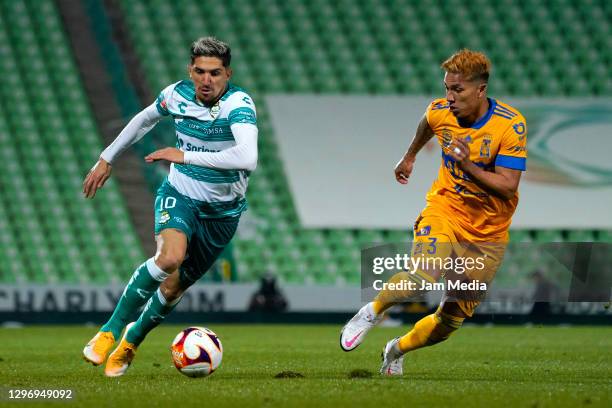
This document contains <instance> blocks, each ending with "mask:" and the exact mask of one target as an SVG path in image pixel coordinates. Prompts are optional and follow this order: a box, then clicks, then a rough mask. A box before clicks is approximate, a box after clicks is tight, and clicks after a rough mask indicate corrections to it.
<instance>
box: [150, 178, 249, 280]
mask: <svg viewBox="0 0 612 408" xmlns="http://www.w3.org/2000/svg"><path fill="white" fill-rule="evenodd" d="M239 219H240V217H225V218H203V217H202V216H201V214H200V210H199V209H198V207H197V205H196V204H195V203H194V201H193V200H191V199H189V197H185V196H184V195H182V194H181V193H179V192H178V191H176V190H175V189H174V187H172V186H171V185H170V183H168V182H167V181H166V182H164V183H163V184H162V185H161V187H160V188H159V189H158V190H157V196H156V198H155V235H159V234H160V233H161V232H162V231H163V230H165V229H167V228H173V229H177V230H180V231H182V232H183V233H185V235H186V236H187V254H186V255H185V260H184V261H183V264H182V265H181V267H180V269H179V271H180V280H181V282H182V283H184V284H185V285H186V286H190V285H192V284H193V283H195V282H196V281H197V280H198V279H200V278H201V277H202V276H204V274H205V273H206V272H207V271H208V270H209V269H210V267H211V266H212V265H213V264H214V263H215V261H216V260H217V258H218V257H219V255H220V254H221V252H223V249H224V248H225V247H226V246H227V244H229V242H230V241H231V239H232V237H233V236H234V233H235V232H236V228H238V220H239Z"/></svg>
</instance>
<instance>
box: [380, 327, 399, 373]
mask: <svg viewBox="0 0 612 408" xmlns="http://www.w3.org/2000/svg"><path fill="white" fill-rule="evenodd" d="M398 343H399V337H396V338H394V339H393V340H389V341H388V342H387V344H386V345H385V348H384V349H383V351H382V353H381V357H382V361H383V362H382V367H380V373H381V374H382V375H388V376H394V375H402V374H403V373H404V355H403V354H402V353H401V352H400V351H399V347H398Z"/></svg>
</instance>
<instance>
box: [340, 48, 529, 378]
mask: <svg viewBox="0 0 612 408" xmlns="http://www.w3.org/2000/svg"><path fill="white" fill-rule="evenodd" d="M441 67H442V69H443V70H444V71H445V75H444V86H445V87H446V97H445V98H441V99H436V100H434V101H433V102H432V103H431V104H430V105H429V106H428V107H427V110H426V113H425V115H424V116H423V118H422V120H421V121H420V123H419V125H418V127H417V130H416V135H415V137H414V139H413V140H412V143H411V144H410V147H409V148H408V151H407V152H406V154H405V155H404V157H403V158H402V160H400V162H399V163H398V164H397V166H396V167H395V177H396V179H397V181H398V182H399V183H401V184H407V183H408V180H409V178H410V175H411V173H412V169H413V167H414V162H415V158H416V155H417V153H418V152H419V151H420V150H421V149H422V148H423V146H425V144H426V143H427V142H428V141H429V140H430V139H431V138H432V137H434V136H435V137H436V138H437V140H438V142H439V144H440V146H441V148H442V163H441V166H440V170H439V173H438V178H437V179H436V180H435V181H434V183H433V185H432V187H431V189H430V190H429V192H428V193H427V205H426V207H425V209H424V210H423V212H422V213H421V214H420V215H419V217H418V219H417V221H416V223H415V225H414V243H413V248H412V256H413V257H414V256H415V255H417V254H419V255H421V256H422V255H423V254H427V253H429V251H428V248H429V247H436V246H437V248H438V249H440V251H438V253H437V254H436V256H447V255H449V256H454V257H458V256H462V255H465V254H466V252H469V251H472V254H473V253H474V252H476V254H480V255H484V256H485V258H487V256H488V261H487V262H486V265H485V266H486V268H485V272H484V274H485V275H486V276H480V278H483V280H485V281H487V277H488V278H489V279H488V280H490V278H491V277H492V276H493V275H494V274H495V270H496V269H497V267H498V266H499V263H500V262H501V258H502V257H503V244H504V243H505V242H507V240H508V228H509V226H510V223H511V219H512V214H513V213H514V211H515V209H516V206H517V203H518V191H517V190H518V186H519V181H520V179H521V173H522V172H523V171H524V170H525V169H526V158H527V150H526V144H527V140H526V136H527V124H526V122H525V119H524V118H523V116H522V115H521V114H520V112H519V111H517V110H516V109H515V108H513V107H511V106H509V105H507V104H505V103H503V102H501V101H498V100H495V99H492V98H488V97H487V83H488V79H489V72H490V68H491V63H490V62H489V60H488V58H487V57H486V56H485V55H484V54H482V53H480V52H474V51H471V50H466V49H464V50H460V51H458V52H457V53H455V54H454V55H452V56H451V57H450V58H448V59H447V60H446V61H444V62H443V63H442V66H441ZM444 243H446V246H444ZM461 243H468V244H469V247H470V248H472V249H471V250H465V248H466V246H465V245H463V246H462V245H461ZM490 243H493V245H494V246H495V244H499V246H497V247H493V248H490V247H489V249H487V245H490ZM462 248H463V249H462ZM461 251H463V252H461ZM434 252H435V251H434ZM440 252H441V253H440ZM460 252H461V253H460ZM440 276H445V277H446V278H448V276H446V275H445V274H444V273H441V271H439V270H438V271H425V272H423V271H421V270H418V271H413V273H407V272H400V273H397V274H396V275H394V276H393V277H392V278H391V280H390V282H393V281H400V280H402V279H409V280H411V281H413V282H415V283H418V282H421V283H422V282H423V281H427V282H435V281H437V280H438V279H439V277H440ZM476 278H479V277H478V276H476ZM472 279H474V276H472ZM415 286H416V287H417V288H419V287H421V285H415ZM446 289H447V291H446V294H445V296H444V297H443V299H442V301H441V303H440V305H439V307H438V309H437V310H436V312H435V313H433V314H431V315H429V316H426V317H424V318H423V319H421V320H420V321H418V322H417V323H416V324H415V325H414V327H413V328H412V330H411V331H410V332H408V333H407V334H406V335H404V336H403V337H398V338H396V339H393V340H391V341H389V342H388V343H387V344H386V346H385V348H384V350H383V365H382V368H381V374H385V375H401V374H402V365H403V356H404V354H405V353H407V352H409V351H412V350H415V349H418V348H421V347H425V346H430V345H433V344H436V343H439V342H441V341H443V340H446V339H447V338H448V337H449V336H450V335H451V334H452V333H453V332H454V331H455V330H457V329H458V328H459V327H460V326H461V324H462V323H463V321H464V319H466V318H468V317H471V316H472V315H473V313H474V309H475V308H476V307H477V306H478V304H479V301H480V300H481V299H482V297H474V298H470V297H469V296H468V297H462V296H458V297H457V296H455V297H453V296H449V291H448V287H447V288H446ZM417 293H422V292H419V290H418V289H415V290H410V289H405V290H403V291H401V292H394V291H390V290H385V289H383V290H382V291H380V292H379V293H378V296H377V297H376V298H375V299H374V301H372V302H370V303H368V304H367V305H365V306H364V307H363V308H361V309H360V310H359V312H358V313H357V314H356V315H355V316H354V317H353V318H352V319H351V320H350V321H349V322H348V323H347V324H346V325H345V326H344V328H343V329H342V333H341V336H340V346H341V347H342V349H343V350H344V351H351V350H354V349H355V348H356V347H357V346H358V345H359V344H361V342H362V341H363V339H364V338H365V335H366V334H367V332H368V331H369V330H370V329H371V328H373V327H374V326H375V325H376V324H377V323H378V322H380V320H381V318H382V316H383V314H384V312H385V310H386V309H388V308H389V307H390V306H392V305H394V304H396V303H399V302H401V301H405V300H406V299H409V298H410V297H411V295H415V294H417Z"/></svg>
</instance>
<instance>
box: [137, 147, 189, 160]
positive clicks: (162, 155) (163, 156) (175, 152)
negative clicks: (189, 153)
mask: <svg viewBox="0 0 612 408" xmlns="http://www.w3.org/2000/svg"><path fill="white" fill-rule="evenodd" d="M144 159H145V161H146V162H147V163H153V162H154V161H158V160H167V161H169V162H172V163H178V164H183V163H184V162H185V153H183V151H182V150H179V149H177V148H174V147H166V148H163V149H159V150H156V151H154V152H153V153H150V154H148V155H147V156H145V158H144Z"/></svg>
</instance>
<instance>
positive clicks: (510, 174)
mask: <svg viewBox="0 0 612 408" xmlns="http://www.w3.org/2000/svg"><path fill="white" fill-rule="evenodd" d="M526 146H527V127H526V125H525V119H523V118H522V117H520V116H519V118H518V119H517V120H516V121H515V122H514V123H513V124H512V126H510V127H509V128H508V129H507V131H506V132H505V133H504V135H503V137H502V142H501V146H500V149H499V152H498V153H497V157H496V159H495V169H494V170H493V171H487V170H485V169H483V168H481V167H479V166H477V165H476V164H474V162H472V161H471V160H470V148H469V146H468V144H467V143H466V142H465V141H464V140H462V139H454V140H453V142H452V144H451V146H450V147H449V149H448V151H449V154H450V156H451V157H452V158H453V159H455V160H456V161H457V163H458V164H459V166H460V167H461V169H462V170H463V171H464V172H465V173H467V174H468V175H469V176H470V178H471V179H472V180H473V181H474V182H475V183H476V184H478V185H480V186H481V187H482V188H484V189H485V190H487V191H490V192H491V193H493V194H495V195H497V196H499V197H501V198H503V199H505V200H510V199H512V198H513V197H514V195H515V194H516V191H517V190H518V186H519V183H520V181H521V174H522V172H523V171H525V170H526V161H527V148H526Z"/></svg>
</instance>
